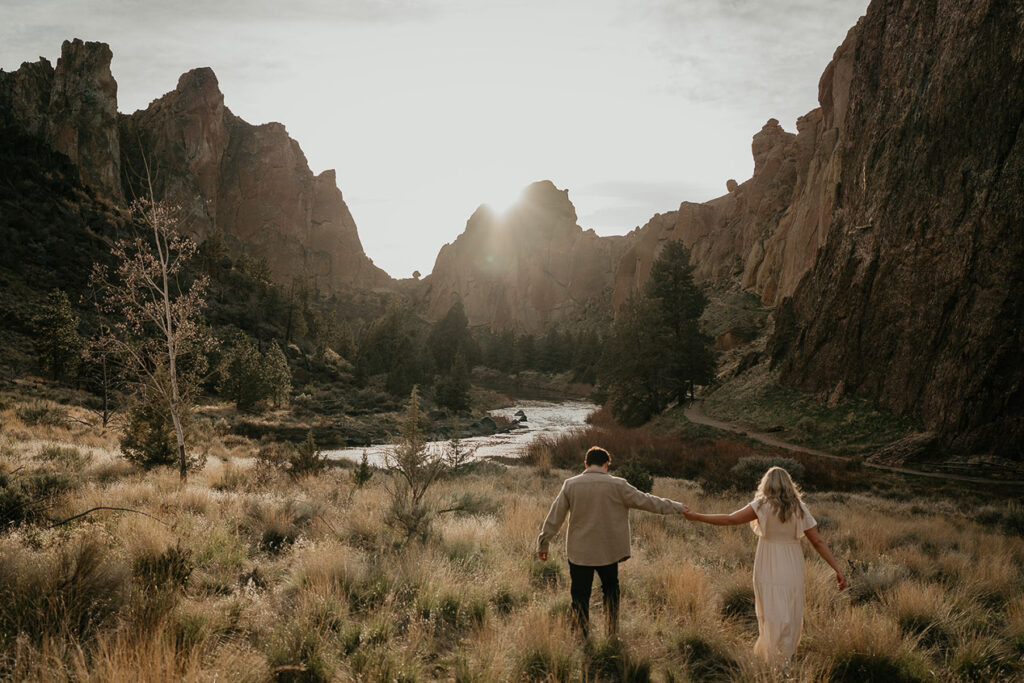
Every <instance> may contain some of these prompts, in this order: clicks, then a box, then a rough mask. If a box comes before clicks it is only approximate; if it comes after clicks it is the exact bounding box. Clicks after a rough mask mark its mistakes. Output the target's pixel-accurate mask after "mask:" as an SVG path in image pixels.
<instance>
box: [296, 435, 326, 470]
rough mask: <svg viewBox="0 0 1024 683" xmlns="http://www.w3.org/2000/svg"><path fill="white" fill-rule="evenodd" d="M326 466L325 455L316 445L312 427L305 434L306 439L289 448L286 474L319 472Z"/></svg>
mask: <svg viewBox="0 0 1024 683" xmlns="http://www.w3.org/2000/svg"><path fill="white" fill-rule="evenodd" d="M326 466H327V457H326V456H325V455H324V454H323V451H321V450H320V449H319V448H317V446H316V440H315V439H314V438H313V429H312V428H310V430H309V432H308V433H307V434H306V440H305V441H303V442H302V443H301V444H299V445H298V446H297V447H296V448H294V449H292V450H291V455H290V457H289V458H288V465H287V467H288V474H290V475H291V476H292V477H296V478H297V477H301V476H305V475H307V474H319V473H320V472H322V471H323V469H324V467H326Z"/></svg>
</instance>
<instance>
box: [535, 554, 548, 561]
mask: <svg viewBox="0 0 1024 683" xmlns="http://www.w3.org/2000/svg"><path fill="white" fill-rule="evenodd" d="M537 559H538V560H540V561H541V562H547V561H548V554H547V553H537Z"/></svg>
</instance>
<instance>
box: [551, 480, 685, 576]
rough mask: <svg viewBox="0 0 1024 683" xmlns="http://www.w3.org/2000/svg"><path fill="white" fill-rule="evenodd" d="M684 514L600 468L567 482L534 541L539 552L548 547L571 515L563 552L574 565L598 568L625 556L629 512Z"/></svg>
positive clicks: (677, 505)
mask: <svg viewBox="0 0 1024 683" xmlns="http://www.w3.org/2000/svg"><path fill="white" fill-rule="evenodd" d="M630 508H637V509H639V510H647V511H648V512H657V513H658V514H662V515H667V514H676V513H678V514H682V512H683V505H682V503H677V502H675V501H673V500H668V499H667V498H659V497H657V496H652V495H651V494H649V493H644V492H642V491H639V490H637V489H636V487H634V486H633V485H632V484H630V483H629V482H628V481H626V480H625V479H622V478H620V477H613V476H612V475H610V474H608V473H607V472H604V471H602V470H599V469H596V468H594V469H587V470H586V471H584V472H583V474H578V475H576V476H575V477H571V478H569V479H566V480H565V482H564V483H563V484H562V490H561V491H559V492H558V497H557V498H555V502H554V503H552V504H551V510H550V511H549V512H548V517H547V519H545V520H544V528H543V529H541V532H540V536H539V537H538V538H537V552H538V553H546V552H547V551H548V544H549V543H550V541H551V539H552V538H553V537H554V535H555V534H557V533H558V530H559V529H560V528H561V527H562V522H564V521H565V516H566V515H567V514H568V515H569V528H568V530H567V531H566V534H565V553H566V555H567V556H568V558H569V561H570V562H572V563H573V564H580V565H585V566H591V567H600V566H602V565H606V564H612V563H614V562H621V561H622V560H625V559H627V558H628V557H629V554H630V550H629V510H630Z"/></svg>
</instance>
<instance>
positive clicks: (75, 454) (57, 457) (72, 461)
mask: <svg viewBox="0 0 1024 683" xmlns="http://www.w3.org/2000/svg"><path fill="white" fill-rule="evenodd" d="M89 455H90V454H85V455H83V454H82V452H81V451H80V450H78V449H77V448H74V447H71V446H45V447H44V448H42V449H41V450H40V451H39V456H38V457H39V459H40V460H46V461H48V462H52V463H56V464H58V465H60V466H61V467H64V468H65V469H68V470H73V471H78V470H81V469H82V468H83V467H85V465H86V464H87V463H88V461H89Z"/></svg>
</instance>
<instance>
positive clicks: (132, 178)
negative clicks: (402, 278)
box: [0, 40, 392, 291]
mask: <svg viewBox="0 0 1024 683" xmlns="http://www.w3.org/2000/svg"><path fill="white" fill-rule="evenodd" d="M111 57H112V56H111V52H110V48H109V47H107V45H105V44H103V43H84V42H82V41H80V40H74V41H65V43H64V45H63V46H62V50H61V58H60V60H58V62H57V67H56V69H54V68H53V67H52V66H51V65H50V63H49V62H48V61H47V60H45V59H41V60H40V61H39V62H36V63H26V64H23V65H22V67H21V68H20V69H19V70H18V71H15V72H13V73H3V72H0V123H3V124H4V125H5V126H10V127H12V128H13V129H15V130H17V131H18V132H19V133H23V134H27V135H30V136H32V137H36V138H39V139H41V140H43V141H44V142H46V143H47V144H48V145H49V146H50V147H51V148H52V149H53V150H55V151H57V152H60V153H62V154H64V155H66V156H67V157H68V159H70V160H71V162H72V163H73V164H74V165H75V167H76V168H77V169H78V173H79V176H80V179H81V180H82V182H83V184H85V185H86V186H87V187H89V188H91V189H92V190H93V191H94V192H95V193H96V194H97V196H99V197H103V198H106V199H108V200H110V201H113V202H114V203H123V202H124V201H125V200H126V198H127V199H130V198H132V197H135V196H139V195H144V194H145V190H144V188H145V186H146V182H145V178H146V173H145V169H146V167H147V166H148V167H149V168H150V169H151V171H152V173H151V177H152V179H153V186H154V191H155V194H156V196H157V199H162V200H167V201H169V202H171V203H174V204H177V205H180V206H182V207H183V208H184V209H185V211H186V214H187V215H188V216H189V218H190V220H189V225H188V226H187V229H188V230H189V231H191V232H192V233H193V234H195V235H196V236H197V237H199V239H203V238H204V237H205V236H207V235H209V234H210V233H212V232H221V233H223V234H224V235H225V237H227V238H228V239H229V242H230V243H232V244H234V245H236V246H237V247H238V248H239V249H242V250H244V251H245V252H247V253H249V254H250V255H253V256H257V257H262V258H264V259H266V261H267V264H268V265H269V267H270V272H271V275H272V276H273V277H274V278H275V279H277V280H278V281H281V282H290V281H291V280H292V279H294V278H300V279H302V280H304V281H306V282H307V283H309V284H312V285H314V286H315V287H317V288H319V289H320V290H322V291H338V290H339V289H342V288H349V287H356V288H373V287H387V286H390V285H391V283H392V280H391V278H390V277H389V276H388V275H387V273H385V272H384V271H382V270H381V269H379V268H377V267H376V266H374V265H373V262H372V261H371V260H370V259H369V258H368V257H367V256H366V254H365V252H364V251H363V247H362V244H361V243H360V240H359V235H358V232H357V230H356V225H355V221H354V220H353V219H352V215H351V213H350V212H349V209H348V207H347V206H346V204H345V201H344V199H343V198H342V195H341V191H340V190H339V189H338V187H337V183H336V179H335V174H334V171H324V172H323V173H321V174H320V175H319V176H315V175H313V173H312V172H311V171H310V169H309V165H308V163H307V161H306V157H305V155H304V154H303V153H302V150H301V149H300V148H299V145H298V143H297V142H295V140H293V139H292V138H291V137H289V135H288V133H287V132H286V131H285V128H284V126H282V125H281V124H279V123H268V124H264V125H261V126H253V125H250V124H248V123H246V122H245V121H243V120H242V119H240V118H238V117H237V116H235V115H233V114H232V113H231V111H230V110H228V109H227V107H225V106H224V96H223V94H222V93H221V92H220V88H219V86H218V83H217V77H216V76H215V75H214V73H213V71H211V70H210V69H205V68H204V69H195V70H193V71H189V72H188V73H186V74H184V75H183V76H182V77H181V78H180V79H179V81H178V86H177V88H176V89H175V90H173V91H172V92H170V93H168V94H166V95H164V96H163V97H161V98H159V99H157V100H155V101H154V102H152V103H151V104H150V106H149V107H148V108H146V109H145V110H141V111H137V112H135V113H134V114H131V115H127V116H126V115H120V114H118V113H117V83H116V82H115V81H114V79H113V77H112V76H111V73H110V61H111ZM144 157H145V158H144Z"/></svg>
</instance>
